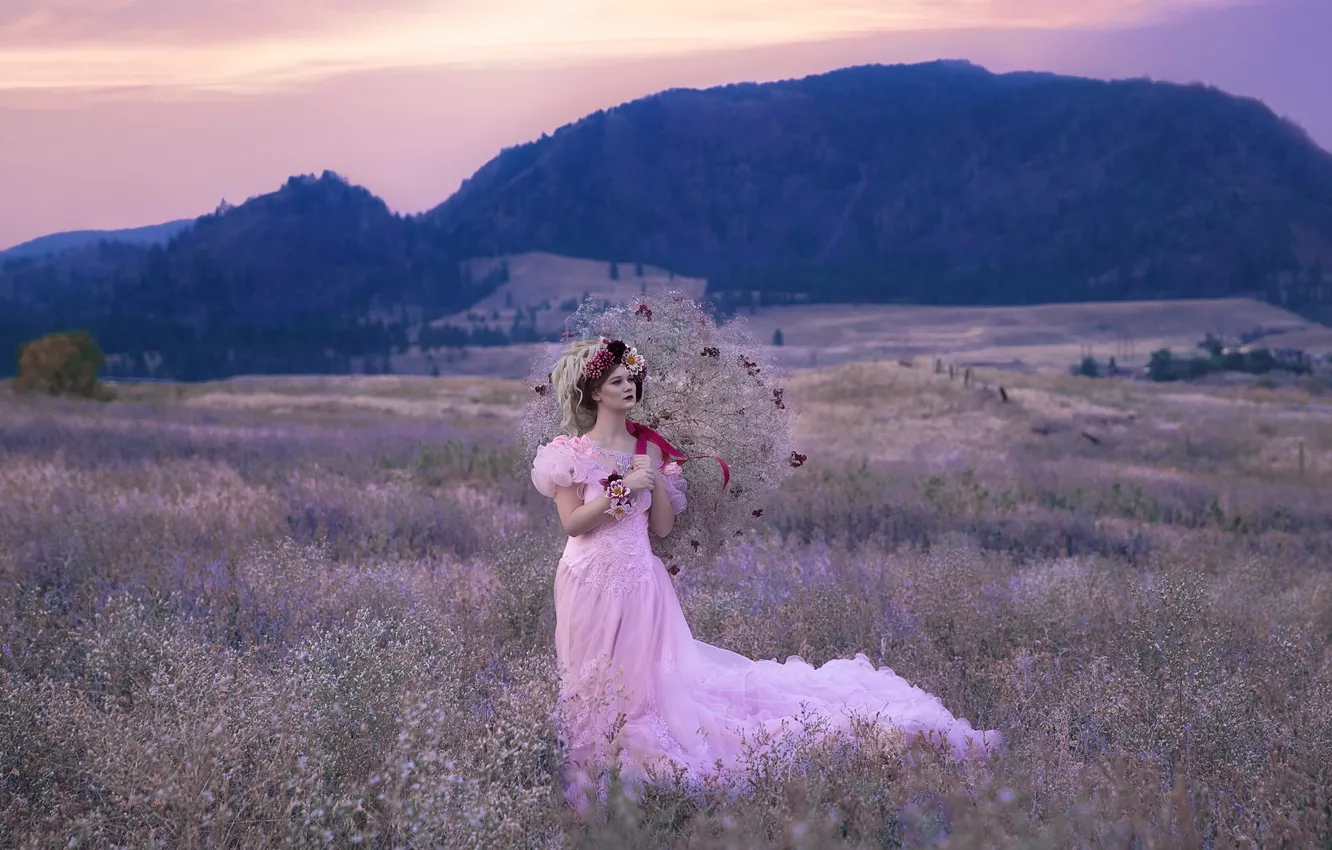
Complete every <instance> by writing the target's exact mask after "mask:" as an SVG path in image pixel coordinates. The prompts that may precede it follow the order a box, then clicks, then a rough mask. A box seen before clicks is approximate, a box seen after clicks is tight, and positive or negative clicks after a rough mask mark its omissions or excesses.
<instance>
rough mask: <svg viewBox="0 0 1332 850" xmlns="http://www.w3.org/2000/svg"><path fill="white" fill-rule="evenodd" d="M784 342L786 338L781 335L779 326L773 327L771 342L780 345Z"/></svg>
mask: <svg viewBox="0 0 1332 850" xmlns="http://www.w3.org/2000/svg"><path fill="white" fill-rule="evenodd" d="M784 342H786V338H785V337H784V336H782V329H781V328H773V329H772V344H773V345H781V344H783V343H784Z"/></svg>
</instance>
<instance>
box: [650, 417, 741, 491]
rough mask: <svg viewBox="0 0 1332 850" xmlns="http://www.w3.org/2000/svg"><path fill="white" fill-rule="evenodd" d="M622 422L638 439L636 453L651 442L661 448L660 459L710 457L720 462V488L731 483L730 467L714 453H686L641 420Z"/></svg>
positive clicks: (685, 459) (681, 459)
mask: <svg viewBox="0 0 1332 850" xmlns="http://www.w3.org/2000/svg"><path fill="white" fill-rule="evenodd" d="M624 424H625V428H626V429H627V430H628V431H629V434H630V436H633V437H636V438H637V439H638V451H637V453H638V454H643V453H644V452H645V451H646V450H647V444H648V443H652V444H653V445H655V446H656V447H657V448H659V449H661V457H662V460H667V461H669V460H670V459H671V458H679V461H680V463H684V462H685V461H687V460H691V459H694V458H702V457H710V458H712V459H713V460H715V461H717V463H719V464H721V469H722V489H723V490H725V489H726V485H728V484H730V483H731V468H730V467H729V466H727V465H726V461H724V460H722V459H721V458H719V457H717V456H716V455H687V454H685V453H684V452H682V451H680V450H679V449H677V448H676V447H675V446H672V445H671V444H670V443H669V442H667V440H666V438H665V437H663V436H662V435H660V434H658V433H657V432H656V431H654V430H652V429H651V428H649V427H648V426H646V425H644V424H643V423H642V422H635V421H634V420H632V419H626V420H625V421H624Z"/></svg>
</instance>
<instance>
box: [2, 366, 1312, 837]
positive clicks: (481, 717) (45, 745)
mask: <svg viewBox="0 0 1332 850" xmlns="http://www.w3.org/2000/svg"><path fill="white" fill-rule="evenodd" d="M975 378H976V379H975V382H974V383H973V385H971V386H963V384H962V382H961V381H960V380H951V381H950V380H949V379H948V377H947V375H946V374H945V375H942V376H940V375H935V374H933V373H932V371H931V370H929V369H925V368H908V367H904V366H901V365H899V364H897V363H895V362H889V363H883V362H878V363H875V362H856V363H847V364H843V365H840V366H836V367H832V368H826V369H817V370H808V371H802V372H800V373H799V374H794V375H792V376H790V380H789V382H788V385H787V386H788V390H787V396H786V398H787V402H788V404H791V405H793V406H795V408H796V409H797V410H798V412H799V418H798V431H799V435H798V443H797V445H798V448H799V450H800V451H801V452H804V453H806V454H807V455H808V457H809V460H808V462H807V463H806V464H805V465H804V466H803V467H801V468H800V469H799V470H798V471H796V472H795V474H793V476H792V478H791V480H790V481H789V483H788V486H787V487H785V488H784V490H783V492H782V493H780V494H778V495H777V496H775V497H774V499H773V501H772V504H770V505H768V506H767V510H766V511H765V513H764V515H763V517H762V519H761V520H756V525H755V528H754V529H753V531H752V533H751V534H750V535H749V536H746V537H745V538H743V539H740V540H737V542H736V544H735V546H734V548H733V550H732V551H730V552H728V553H727V554H725V555H724V556H722V557H721V558H719V559H718V561H717V562H716V563H714V564H711V565H709V566H707V567H706V568H702V569H698V570H695V571H692V572H690V573H687V574H686V573H682V574H681V575H680V576H679V577H678V584H677V588H678V591H679V593H680V596H681V600H682V603H683V604H684V606H685V611H686V615H687V617H688V619H689V622H690V624H691V627H692V628H693V629H694V632H695V635H696V636H697V637H699V638H700V639H702V640H706V641H708V642H711V643H714V644H718V645H721V646H726V647H728V648H731V649H734V650H736V651H738V652H743V653H745V654H748V655H750V656H751V657H755V658H785V657H786V656H787V655H791V654H799V655H801V656H802V657H803V658H805V659H807V660H809V661H811V662H812V663H821V662H822V661H824V660H827V659H829V658H834V657H849V656H850V655H851V654H853V653H856V652H864V653H866V654H867V655H869V657H870V658H871V659H872V660H874V661H875V662H876V663H879V664H888V665H891V666H892V667H893V669H894V670H896V671H897V672H898V673H900V674H901V675H903V676H905V677H907V678H908V679H909V680H911V681H912V682H914V683H917V684H919V685H920V686H922V687H924V688H925V689H926V690H929V691H931V692H933V693H935V694H937V695H939V696H940V698H941V699H942V700H943V701H944V703H945V704H946V705H948V706H949V707H950V708H953V709H954V710H955V711H956V712H957V713H958V714H959V715H962V716H965V717H967V718H969V719H971V720H972V721H973V722H974V723H976V724H977V725H978V726H980V727H983V728H999V729H1001V730H1003V732H1004V733H1005V735H1006V736H1007V738H1008V741H1009V748H1008V749H1007V750H1006V751H1005V752H1004V753H1002V754H1001V755H1000V756H999V757H998V758H997V759H996V760H995V761H994V762H992V763H991V764H989V765H987V766H984V767H978V766H961V765H955V764H952V763H950V762H949V761H948V760H947V759H946V758H944V757H942V756H940V755H939V754H937V753H932V752H929V751H926V750H922V749H919V748H917V749H913V750H909V751H908V750H904V749H903V748H902V747H901V746H900V745H898V744H896V743H894V742H893V741H891V740H885V739H883V738H882V737H876V736H874V735H873V734H868V733H867V734H861V735H857V734H852V735H850V736H845V737H839V738H834V739H830V740H829V741H826V742H824V743H822V744H819V745H813V744H811V745H809V746H801V747H796V748H793V749H791V750H786V751H782V752H780V753H775V754H769V755H767V756H764V757H760V758H756V759H754V760H753V761H751V762H747V763H745V764H743V765H741V766H740V771H739V777H738V780H737V782H738V784H737V785H736V786H735V787H733V788H731V789H729V790H723V789H703V790H702V791H701V792H697V793H692V794H690V793H686V792H685V791H684V790H683V789H681V788H678V787H674V786H672V785H670V784H669V783H668V784H666V785H663V786H661V787H659V788H655V789H653V790H652V791H651V792H650V793H649V794H647V795H646V796H644V797H643V798H641V799H638V800H636V801H635V800H628V799H622V798H619V797H617V796H615V795H614V794H612V796H611V798H610V799H609V800H608V802H607V804H606V805H605V806H604V807H600V808H596V809H594V811H592V812H591V813H590V814H589V816H588V818H586V819H583V820H580V819H578V818H576V817H574V816H573V815H572V814H571V812H570V811H569V810H568V809H567V808H565V807H564V806H563V802H562V796H561V794H560V791H559V764H560V762H561V752H562V750H561V746H562V745H561V742H560V730H559V729H558V728H557V727H556V726H555V725H554V723H553V720H552V717H551V712H550V709H551V706H552V705H553V702H554V699H555V696H556V691H555V689H556V682H557V679H556V675H555V670H554V665H553V658H552V656H551V649H550V647H551V642H552V627H553V621H552V617H553V611H552V603H551V582H552V578H553V567H554V562H555V559H556V557H557V553H558V550H559V546H560V544H561V538H560V535H559V532H558V529H557V527H556V525H555V522H554V512H553V508H552V506H551V505H550V504H549V503H548V502H546V501H545V500H543V499H541V498H540V497H539V496H538V495H537V494H536V493H535V492H534V491H533V489H532V487H531V484H530V481H528V480H527V478H526V474H525V470H524V469H523V467H522V465H521V456H520V453H519V452H518V451H517V450H516V449H515V447H514V437H515V433H514V426H515V423H516V422H517V419H518V417H519V415H520V411H521V407H522V404H523V403H524V400H525V399H526V398H527V393H528V392H530V389H529V388H527V387H526V386H525V385H523V384H522V383H520V382H515V381H506V380H495V379H479V378H466V377H454V378H443V379H430V378H414V377H394V376H374V377H364V376H362V377H335V378H263V379H259V378H253V379H243V380H234V381H225V382H217V383H212V384H201V385H197V386H188V387H184V386H173V385H132V386H122V387H119V388H118V392H119V398H118V399H117V400H116V401H114V402H111V403H106V404H99V403H76V402H70V401H60V400H51V399H27V398H24V399H18V398H15V397H13V396H12V395H9V394H8V393H7V392H4V393H0V649H2V650H3V651H0V846H14V847H23V848H28V847H33V848H35V847H49V846H57V845H60V846H70V847H103V846H166V847H185V846H209V847H212V846H219V847H221V846H244V847H281V846H290V847H304V846H319V847H327V846H352V845H359V846H378V847H407V846H442V847H520V846H521V847H530V846H551V847H560V846H563V847H571V846H588V847H624V846H633V847H639V846H653V847H717V848H721V847H753V846H762V847H790V848H796V847H800V848H805V847H808V848H814V847H819V848H822V847H829V846H844V847H870V846H873V847H924V846H957V847H972V846H992V847H1024V848H1025V847H1051V848H1054V847H1060V848H1062V847H1102V846H1103V847H1125V846H1136V847H1153V846H1154V847H1164V846H1171V847H1175V846H1183V847H1200V848H1201V847H1208V848H1210V847H1309V846H1329V845H1330V844H1332V798H1330V797H1329V794H1328V789H1329V788H1332V772H1330V771H1332V767H1330V766H1332V719H1330V718H1332V606H1330V605H1329V604H1328V600H1329V598H1332V578H1330V577H1329V572H1328V565H1329V563H1332V486H1329V485H1332V417H1329V415H1328V414H1327V413H1325V412H1319V410H1318V409H1317V408H1315V407H1311V406H1310V405H1309V404H1308V401H1309V397H1308V396H1307V394H1302V393H1301V392H1299V391H1296V390H1292V389H1284V390H1263V389H1259V388H1248V389H1234V388H1230V389H1228V388H1223V387H1196V386H1183V385H1150V384H1145V383H1138V382H1109V381H1092V380H1087V379H1073V378H1068V377H1063V376H1059V375H1043V374H1018V373H1014V372H1001V371H995V370H988V369H979V370H977V372H976V376H975ZM1001 385H1002V386H1003V387H1004V388H1005V393H1006V394H1007V395H1008V399H1009V400H1008V401H1007V402H1005V401H1003V400H1002V398H1000V397H999V395H998V387H999V386H1001ZM737 791H738V793H734V792H737Z"/></svg>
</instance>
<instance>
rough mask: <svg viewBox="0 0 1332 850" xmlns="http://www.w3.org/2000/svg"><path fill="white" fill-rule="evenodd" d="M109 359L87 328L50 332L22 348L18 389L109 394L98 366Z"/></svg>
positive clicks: (24, 391) (66, 393)
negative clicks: (99, 373)
mask: <svg viewBox="0 0 1332 850" xmlns="http://www.w3.org/2000/svg"><path fill="white" fill-rule="evenodd" d="M105 362H106V356H105V355H104V354H102V349H101V347H100V346H98V345H97V342H96V341H95V340H94V339H93V338H92V336H91V335H89V334H88V332H87V331H64V332H61V333H52V334H47V335H46V336H44V337H41V338H40V339H35V340H32V341H31V342H25V343H24V344H23V345H21V346H19V350H18V377H16V378H14V390H15V391H16V392H20V393H31V392H40V393H46V394H47V395H74V396H82V397H84V398H98V397H105V393H104V389H103V387H102V385H101V382H100V381H98V380H97V370H98V369H99V368H100V367H101V366H102V364H103V363H105Z"/></svg>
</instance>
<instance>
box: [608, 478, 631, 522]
mask: <svg viewBox="0 0 1332 850" xmlns="http://www.w3.org/2000/svg"><path fill="white" fill-rule="evenodd" d="M600 484H601V486H602V487H603V488H605V493H606V497H607V498H609V499H610V501H611V506H610V507H609V508H607V509H606V513H608V514H610V515H611V516H613V517H615V518H616V519H617V520H619V519H624V518H625V517H627V516H629V495H630V493H632V492H633V491H631V490H630V489H629V485H628V484H625V483H624V476H623V475H621V474H620V473H618V472H612V473H611V474H610V475H607V476H606V477H605V478H603V479H601V481H600Z"/></svg>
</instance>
